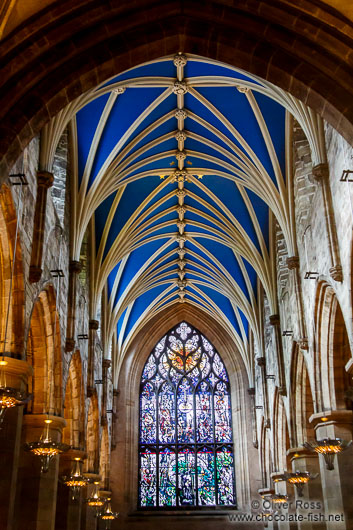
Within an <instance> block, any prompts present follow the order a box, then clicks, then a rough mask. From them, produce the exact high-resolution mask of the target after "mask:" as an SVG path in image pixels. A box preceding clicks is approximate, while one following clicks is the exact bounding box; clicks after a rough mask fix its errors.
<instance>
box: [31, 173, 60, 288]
mask: <svg viewBox="0 0 353 530" xmlns="http://www.w3.org/2000/svg"><path fill="white" fill-rule="evenodd" d="M53 183H54V175H53V173H50V172H49V171H38V172H37V199H36V205H35V211H34V221H33V237H32V254H31V264H30V267H29V281H30V282H31V283H36V282H39V280H40V278H41V276H42V258H43V243H44V232H45V219H46V214H47V195H48V189H49V188H50V187H51V186H52V185H53Z"/></svg>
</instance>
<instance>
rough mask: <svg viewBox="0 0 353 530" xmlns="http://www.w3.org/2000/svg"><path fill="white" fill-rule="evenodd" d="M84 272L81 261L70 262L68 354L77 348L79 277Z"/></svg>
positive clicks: (66, 346) (66, 348) (66, 347)
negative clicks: (76, 321) (76, 323)
mask: <svg viewBox="0 0 353 530" xmlns="http://www.w3.org/2000/svg"><path fill="white" fill-rule="evenodd" d="M81 270H82V265H81V263H80V262H79V261H74V260H72V261H70V265H69V294H68V304H67V329H66V344H65V350H66V351H67V352H70V351H73V349H74V347H75V320H76V302H77V276H78V274H79V273H80V272H81Z"/></svg>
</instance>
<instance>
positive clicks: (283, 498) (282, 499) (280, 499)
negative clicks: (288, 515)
mask: <svg viewBox="0 0 353 530" xmlns="http://www.w3.org/2000/svg"><path fill="white" fill-rule="evenodd" d="M270 498H271V501H272V502H273V503H274V504H276V505H281V504H285V503H286V502H288V499H289V497H288V495H281V494H279V493H275V494H274V495H271V497H270Z"/></svg>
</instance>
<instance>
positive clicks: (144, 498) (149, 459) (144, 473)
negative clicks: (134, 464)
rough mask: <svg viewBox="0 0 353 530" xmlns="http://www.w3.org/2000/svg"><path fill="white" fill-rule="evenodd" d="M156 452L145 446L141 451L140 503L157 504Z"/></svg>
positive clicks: (144, 504)
mask: <svg viewBox="0 0 353 530" xmlns="http://www.w3.org/2000/svg"><path fill="white" fill-rule="evenodd" d="M156 478H157V469H156V452H155V451H153V450H151V449H149V448H145V449H143V450H141V452H140V504H141V506H156V501H157V488H156V482H157V480H156Z"/></svg>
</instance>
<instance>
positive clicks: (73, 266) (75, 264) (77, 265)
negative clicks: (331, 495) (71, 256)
mask: <svg viewBox="0 0 353 530" xmlns="http://www.w3.org/2000/svg"><path fill="white" fill-rule="evenodd" d="M81 271H82V263H81V262H80V261H76V260H71V261H70V263H69V272H70V273H75V274H77V273H80V272H81Z"/></svg>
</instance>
